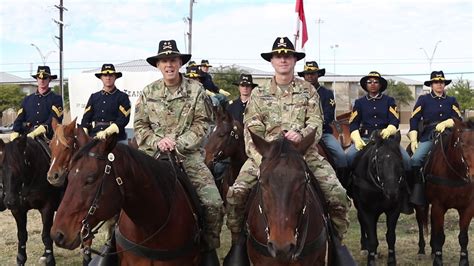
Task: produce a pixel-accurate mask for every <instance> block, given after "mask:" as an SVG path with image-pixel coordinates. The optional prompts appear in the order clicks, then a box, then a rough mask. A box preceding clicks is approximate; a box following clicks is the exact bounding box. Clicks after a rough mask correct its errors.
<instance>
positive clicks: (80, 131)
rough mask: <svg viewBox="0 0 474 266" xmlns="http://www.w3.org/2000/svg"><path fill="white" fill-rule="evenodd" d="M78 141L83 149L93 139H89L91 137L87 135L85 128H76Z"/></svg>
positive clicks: (78, 144)
mask: <svg viewBox="0 0 474 266" xmlns="http://www.w3.org/2000/svg"><path fill="white" fill-rule="evenodd" d="M75 129H76V134H77V135H76V140H77V146H79V148H80V147H83V146H84V145H86V143H88V142H89V141H90V140H91V138H90V137H89V135H87V133H86V132H85V131H84V128H83V127H80V126H79V127H78V126H76V128H75Z"/></svg>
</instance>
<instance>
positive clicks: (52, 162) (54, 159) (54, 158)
mask: <svg viewBox="0 0 474 266" xmlns="http://www.w3.org/2000/svg"><path fill="white" fill-rule="evenodd" d="M55 161H56V157H53V160H52V161H51V165H50V166H49V171H51V168H52V167H53V165H54V162H55ZM49 171H48V172H49Z"/></svg>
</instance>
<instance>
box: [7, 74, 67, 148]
mask: <svg viewBox="0 0 474 266" xmlns="http://www.w3.org/2000/svg"><path fill="white" fill-rule="evenodd" d="M32 77H33V78H35V79H36V81H37V83H38V89H37V90H36V92H35V93H32V94H30V95H28V96H25V98H23V101H22V103H21V107H20V110H18V116H17V118H16V119H15V122H14V123H13V132H12V133H11V134H10V140H14V139H16V138H17V137H18V136H19V135H20V134H27V136H28V137H30V138H36V137H39V136H46V138H47V139H51V138H52V137H53V130H52V128H51V120H52V119H53V117H54V118H56V119H57V120H58V121H59V122H61V121H62V120H63V101H62V98H61V96H60V95H57V94H56V93H54V92H53V91H52V90H51V88H50V87H49V83H50V82H51V80H53V79H56V78H57V77H58V76H57V75H51V70H50V68H49V66H38V71H37V72H36V74H35V75H32ZM45 147H46V146H45Z"/></svg>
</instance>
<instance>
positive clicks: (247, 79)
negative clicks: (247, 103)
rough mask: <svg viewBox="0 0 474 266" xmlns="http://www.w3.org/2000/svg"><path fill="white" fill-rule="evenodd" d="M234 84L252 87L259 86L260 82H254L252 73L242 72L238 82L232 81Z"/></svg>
mask: <svg viewBox="0 0 474 266" xmlns="http://www.w3.org/2000/svg"><path fill="white" fill-rule="evenodd" d="M232 84H234V85H237V86H239V85H244V86H251V87H252V89H253V88H255V87H257V86H258V84H255V83H253V78H252V75H250V74H240V78H239V80H238V81H237V82H232Z"/></svg>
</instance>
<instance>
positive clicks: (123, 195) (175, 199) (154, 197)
mask: <svg viewBox="0 0 474 266" xmlns="http://www.w3.org/2000/svg"><path fill="white" fill-rule="evenodd" d="M69 170H70V172H69V174H68V177H67V178H68V186H67V188H66V192H65V195H64V198H63V201H62V202H61V205H60V207H59V209H58V212H57V214H56V217H55V220H54V224H53V228H52V230H51V235H52V237H53V239H54V241H55V243H56V245H58V246H60V247H63V248H67V249H75V248H77V247H78V246H79V245H80V243H81V242H83V241H85V240H87V239H89V238H91V237H93V235H92V233H91V232H92V231H93V230H92V228H93V227H94V226H96V225H97V224H98V223H99V222H100V221H104V220H107V219H110V218H111V217H113V216H114V215H115V214H116V213H118V212H119V211H120V210H121V215H120V219H119V222H118V226H117V229H116V233H115V234H116V238H117V250H118V255H119V259H120V263H121V264H122V265H197V263H198V261H199V256H200V254H199V248H200V245H199V244H198V242H197V241H198V239H199V226H198V221H197V218H196V215H195V213H196V210H195V208H194V207H193V205H192V204H191V202H190V199H189V197H188V195H187V193H186V191H185V189H184V188H183V185H182V184H181V182H179V181H178V176H180V175H182V172H181V168H178V167H177V165H176V164H173V163H171V161H164V160H159V161H157V160H155V159H154V158H152V157H150V156H148V155H146V154H145V153H142V152H140V151H138V150H135V149H132V148H130V147H128V146H126V145H123V144H117V143H116V136H115V135H112V136H111V137H109V138H108V139H107V140H105V141H100V140H92V141H91V142H89V143H88V144H86V145H85V146H84V147H82V148H81V149H80V150H79V151H78V152H77V153H76V154H75V155H74V157H73V159H72V161H71V163H70V168H69ZM180 180H181V178H180Z"/></svg>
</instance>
